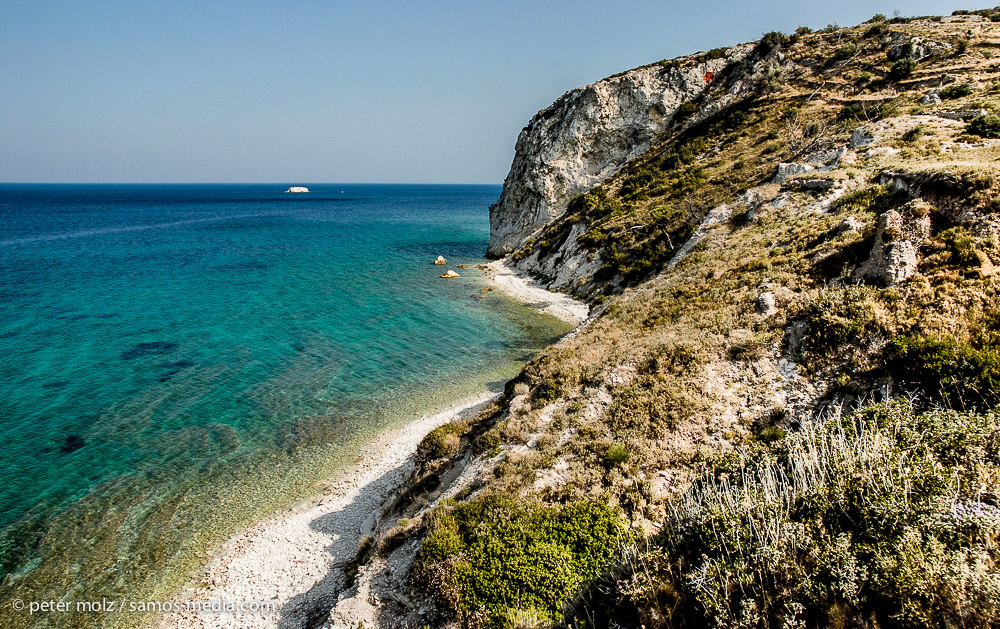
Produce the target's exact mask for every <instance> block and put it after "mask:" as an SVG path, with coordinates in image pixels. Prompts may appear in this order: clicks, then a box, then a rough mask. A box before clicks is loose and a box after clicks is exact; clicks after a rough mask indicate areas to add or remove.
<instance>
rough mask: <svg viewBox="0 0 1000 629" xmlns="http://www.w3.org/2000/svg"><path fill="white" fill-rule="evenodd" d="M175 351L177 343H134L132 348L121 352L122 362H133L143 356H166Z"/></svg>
mask: <svg viewBox="0 0 1000 629" xmlns="http://www.w3.org/2000/svg"><path fill="white" fill-rule="evenodd" d="M175 349H177V343H174V342H172V341H150V342H148V343H136V344H135V345H133V346H132V347H130V348H128V349H127V350H125V351H124V352H122V356H121V358H122V360H134V359H136V358H142V357H143V356H157V355H159V354H167V353H170V352H172V351H174V350H175Z"/></svg>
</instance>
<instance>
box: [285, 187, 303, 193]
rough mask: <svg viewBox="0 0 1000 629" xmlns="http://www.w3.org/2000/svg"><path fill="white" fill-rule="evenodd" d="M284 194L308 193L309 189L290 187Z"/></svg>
mask: <svg viewBox="0 0 1000 629" xmlns="http://www.w3.org/2000/svg"><path fill="white" fill-rule="evenodd" d="M285 192H309V188H306V187H305V186H292V187H291V188H289V189H288V190H285Z"/></svg>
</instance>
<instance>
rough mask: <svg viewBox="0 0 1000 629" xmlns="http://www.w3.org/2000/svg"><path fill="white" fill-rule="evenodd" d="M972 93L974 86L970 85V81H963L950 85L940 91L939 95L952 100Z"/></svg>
mask: <svg viewBox="0 0 1000 629" xmlns="http://www.w3.org/2000/svg"><path fill="white" fill-rule="evenodd" d="M971 93H972V86H971V85H969V84H968V83H961V84H959V85H949V86H948V87H946V88H944V89H943V90H941V91H940V92H938V96H940V97H941V98H943V99H944V100H951V99H955V98H962V97H964V96H968V95H969V94H971Z"/></svg>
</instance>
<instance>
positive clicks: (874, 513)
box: [573, 402, 1000, 627]
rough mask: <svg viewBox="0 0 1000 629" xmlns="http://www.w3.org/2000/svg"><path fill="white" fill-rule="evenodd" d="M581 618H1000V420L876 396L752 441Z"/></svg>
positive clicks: (720, 622)
mask: <svg viewBox="0 0 1000 629" xmlns="http://www.w3.org/2000/svg"><path fill="white" fill-rule="evenodd" d="M742 455H743V456H742V458H743V466H742V467H741V468H740V469H739V470H738V471H736V472H732V473H722V474H719V473H718V471H717V470H711V471H710V472H709V473H707V474H706V475H705V476H704V478H702V479H701V480H700V481H699V482H697V483H695V484H694V486H693V487H691V489H690V490H689V491H688V492H687V493H686V494H684V495H683V497H681V498H679V499H678V500H676V501H674V502H673V504H672V511H673V516H672V517H670V518H668V519H667V521H666V522H665V523H664V528H663V531H662V533H661V534H660V535H659V536H658V537H656V538H654V539H652V540H650V541H649V542H647V544H646V545H644V546H637V547H636V548H634V549H633V550H632V552H631V553H630V554H629V555H628V556H627V560H626V562H624V563H623V564H622V565H620V566H618V568H617V571H618V572H617V574H615V575H613V576H614V578H612V579H609V580H605V581H604V583H603V588H602V587H601V586H595V588H594V589H592V590H591V592H590V593H589V595H588V596H587V597H585V598H584V599H583V600H582V602H581V604H580V605H578V608H577V610H576V611H575V612H574V613H573V616H575V617H577V618H586V619H588V620H590V622H591V624H592V625H594V626H610V625H611V623H612V621H613V622H614V623H616V625H617V626H636V627H638V626H640V625H644V626H645V627H689V626H698V627H701V626H715V627H804V626H847V625H848V624H850V626H862V627H876V626H909V627H918V626H951V627H987V626H996V624H997V623H998V622H1000V572H998V570H997V561H998V560H1000V546H998V543H1000V508H997V505H996V502H997V498H998V494H1000V417H998V416H997V415H996V414H993V413H988V414H971V413H959V412H955V411H932V412H928V413H924V414H916V413H915V412H914V411H913V410H912V408H911V407H910V405H909V404H908V403H905V402H893V403H887V404H880V405H875V406H871V407H869V408H867V409H865V410H863V411H861V412H858V413H856V414H854V415H852V416H850V417H846V418H841V417H832V418H830V419H829V420H828V421H826V422H825V424H823V425H819V426H812V427H806V428H805V429H804V430H803V431H802V432H800V433H796V434H794V435H790V436H789V437H788V438H786V439H785V440H783V441H782V442H780V443H779V444H778V445H777V447H773V448H764V447H763V446H761V445H759V444H756V445H754V446H752V447H748V448H747V449H745V450H744V451H743V452H742Z"/></svg>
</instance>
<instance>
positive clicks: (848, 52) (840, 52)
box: [833, 42, 858, 61]
mask: <svg viewBox="0 0 1000 629" xmlns="http://www.w3.org/2000/svg"><path fill="white" fill-rule="evenodd" d="M857 52H858V46H857V44H853V43H850V42H848V43H846V44H844V45H842V46H838V47H837V49H836V50H834V51H833V59H834V60H835V61H843V60H844V59H850V58H851V57H853V56H854V55H855V54H857Z"/></svg>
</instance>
